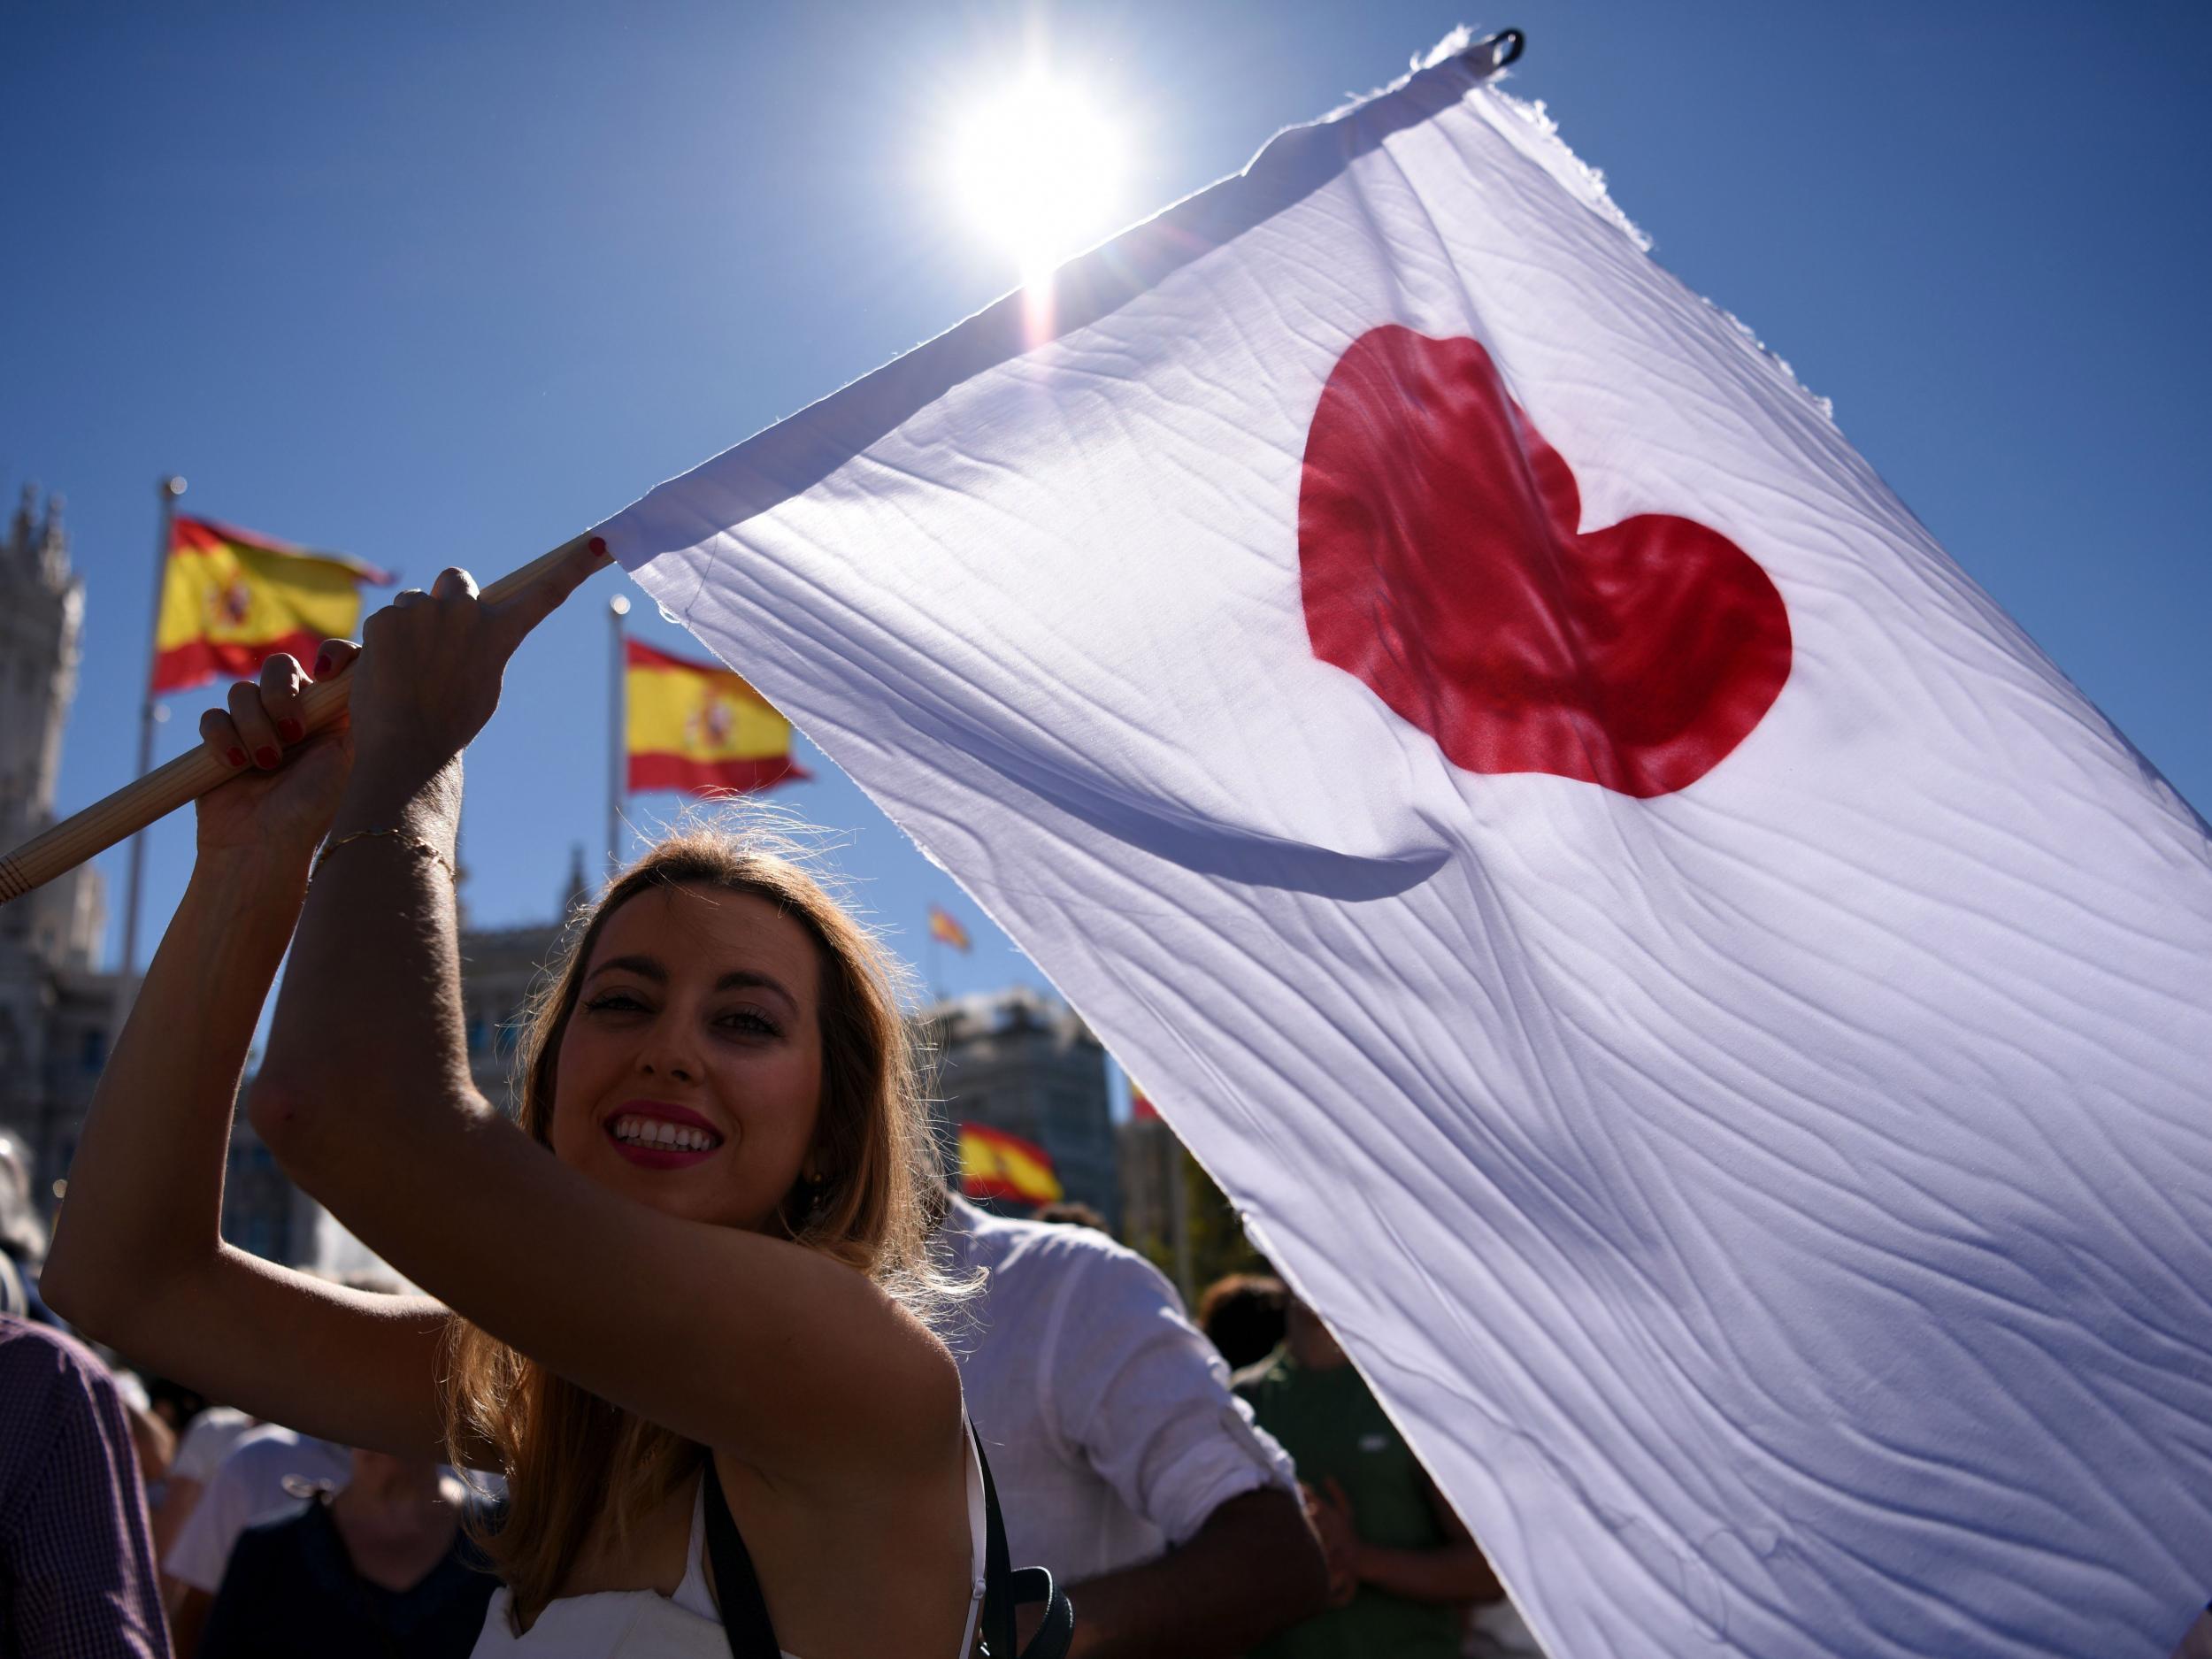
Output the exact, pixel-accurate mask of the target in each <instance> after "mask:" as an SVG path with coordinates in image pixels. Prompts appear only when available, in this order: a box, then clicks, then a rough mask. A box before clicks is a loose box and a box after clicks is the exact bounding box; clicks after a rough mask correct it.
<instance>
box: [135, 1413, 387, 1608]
mask: <svg viewBox="0 0 2212 1659" xmlns="http://www.w3.org/2000/svg"><path fill="white" fill-rule="evenodd" d="M352 1478H353V1454H352V1453H350V1452H349V1451H348V1450H347V1449H346V1448H344V1447H342V1446H333V1445H332V1444H331V1443H330V1442H329V1441H328V1440H310V1439H309V1438H307V1437H306V1436H305V1435H303V1434H295V1433H294V1432H292V1431H291V1430H290V1429H286V1428H279V1427H278V1426H277V1425H275V1424H273V1423H271V1424H266V1425H263V1426H262V1427H260V1428H257V1429H250V1430H248V1431H247V1432H245V1433H243V1434H242V1435H240V1436H239V1437H238V1443H237V1444H236V1445H235V1446H234V1447H232V1448H231V1449H230V1455H229V1456H227V1457H226V1458H224V1459H223V1461H222V1463H220V1464H219V1465H218V1466H217V1468H216V1471H215V1478H214V1479H212V1480H211V1481H209V1482H208V1483H207V1486H206V1487H205V1489H204V1490H203V1491H202V1492H201V1494H200V1501H199V1502H197V1503H196V1504H194V1505H193V1506H192V1513H191V1515H190V1517H188V1519H187V1520H186V1521H185V1524H184V1531H182V1532H180V1533H178V1534H177V1541H176V1542H175V1543H174V1544H173V1545H172V1546H170V1549H169V1556H168V1559H167V1560H165V1561H164V1562H163V1563H161V1570H162V1571H164V1572H165V1573H167V1574H168V1575H169V1576H170V1577H171V1578H175V1579H177V1580H179V1581H180V1583H184V1584H188V1585H190V1586H192V1587H193V1588H194V1589H196V1590H204V1591H206V1592H207V1593H208V1594H210V1595H212V1594H215V1592H216V1590H217V1589H218V1588H219V1587H220V1586H221V1585H222V1582H223V1571H224V1569H225V1568H227V1567H228V1566H229V1565H230V1552H231V1547H232V1546H233V1545H234V1544H235V1543H237V1541H238V1534H239V1533H241V1532H244V1531H245V1530H246V1529H247V1528H248V1527H249V1526H251V1525H253V1524H254V1523H255V1522H256V1521H265V1520H267V1519H268V1518H269V1517H271V1516H273V1515H277V1514H280V1513H281V1512H282V1511H283V1510H284V1509H288V1508H290V1507H293V1506H295V1505H296V1504H297V1503H298V1502H299V1498H300V1490H304V1489H305V1488H306V1487H307V1486H344V1485H345V1484H346V1482H347V1481H348V1480H349V1479H352ZM288 1479H289V1480H291V1481H293V1482H294V1483H295V1486H297V1487H299V1488H300V1490H293V1489H291V1488H288V1486H286V1484H285V1483H286V1481H287V1480H288Z"/></svg>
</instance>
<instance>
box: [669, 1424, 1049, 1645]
mask: <svg viewBox="0 0 2212 1659" xmlns="http://www.w3.org/2000/svg"><path fill="white" fill-rule="evenodd" d="M968 1433H969V1436H970V1438H971V1439H972V1440H974V1441H975V1461H976V1463H977V1465H978V1467H979V1468H980V1469H981V1471H982V1472H983V1513H984V1535H983V1583H984V1592H983V1618H982V1625H983V1640H984V1646H985V1651H986V1652H987V1653H988V1654H989V1655H991V1659H1015V1647H1014V1609H1016V1608H1017V1607H1024V1606H1026V1605H1028V1604H1029V1603H1031V1602H1033V1601H1042V1602H1043V1603H1044V1604H1045V1617H1044V1623H1043V1624H1041V1625H1040V1626H1039V1627H1038V1630H1037V1633H1036V1635H1034V1636H1033V1637H1032V1638H1031V1639H1030V1642H1029V1647H1027V1649H1026V1650H1025V1651H1023V1652H1022V1653H1021V1654H1020V1655H1019V1659H1066V1655H1067V1651H1068V1646H1069V1644H1070V1643H1071V1641H1072V1640H1074V1637H1075V1609H1074V1607H1073V1605H1072V1604H1071V1602H1070V1601H1068V1598H1067V1594H1066V1592H1064V1591H1063V1590H1061V1589H1058V1588H1057V1587H1056V1586H1054V1584H1053V1582H1052V1574H1051V1573H1050V1572H1049V1571H1047V1570H1046V1569H1044V1568H1042V1567H1025V1568H1023V1569H1022V1570H1021V1571H1019V1572H1016V1571H1014V1570H1013V1566H1012V1564H1011V1563H1010V1560H1009V1558H1008V1554H1007V1548H1006V1517H1004V1516H1003V1515H1002V1514H1001V1513H1000V1512H999V1507H998V1486H997V1485H996V1484H995V1482H994V1481H993V1480H992V1479H991V1460H990V1459H989V1458H987V1457H986V1456H985V1455H983V1440H982V1438H981V1437H980V1436H979V1435H977V1434H976V1432H975V1425H973V1424H970V1425H968ZM701 1479H703V1480H704V1481H705V1482H706V1487H707V1502H706V1509H707V1567H708V1571H710V1572H711V1573H713V1575H714V1593H715V1598H716V1600H718V1601H719V1602H720V1603H721V1605H722V1630H723V1633H724V1634H725V1635H726V1636H727V1637H728V1638H729V1642H730V1655H731V1659H780V1655H781V1653H782V1651H783V1650H782V1649H781V1648H780V1647H778V1646H777V1645H776V1627H775V1626H774V1625H773V1624H771V1623H770V1622H769V1619H768V1603H767V1601H766V1600H765V1599H764V1597H763V1596H762V1595H761V1593H760V1575H759V1574H758V1573H757V1572H755V1571H753V1555H752V1552H751V1551H750V1550H749V1549H747V1548H745V1540H744V1539H743V1538H742V1537H741V1535H740V1534H739V1532H738V1530H737V1521H736V1519H735V1518H734V1517H733V1516H732V1515H731V1514H730V1503H729V1500H728V1499H727V1498H726V1497H725V1496H724V1495H723V1494H722V1477H721V1476H720V1475H719V1474H718V1472H717V1471H716V1470H715V1467H714V1457H713V1455H712V1454H711V1453H710V1454H709V1455H708V1456H707V1460H706V1471H705V1473H704V1474H703V1476H702V1477H701Z"/></svg>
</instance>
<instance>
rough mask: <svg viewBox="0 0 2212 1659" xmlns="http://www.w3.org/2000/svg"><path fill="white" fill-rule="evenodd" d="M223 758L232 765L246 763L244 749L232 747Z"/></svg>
mask: <svg viewBox="0 0 2212 1659" xmlns="http://www.w3.org/2000/svg"><path fill="white" fill-rule="evenodd" d="M223 758H224V759H225V760H227V761H228V762H230V764H232V765H234V766H242V765H244V764H246V751H245V750H244V749H232V750H231V751H230V753H229V754H227V755H226V756H224V757H223Z"/></svg>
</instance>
